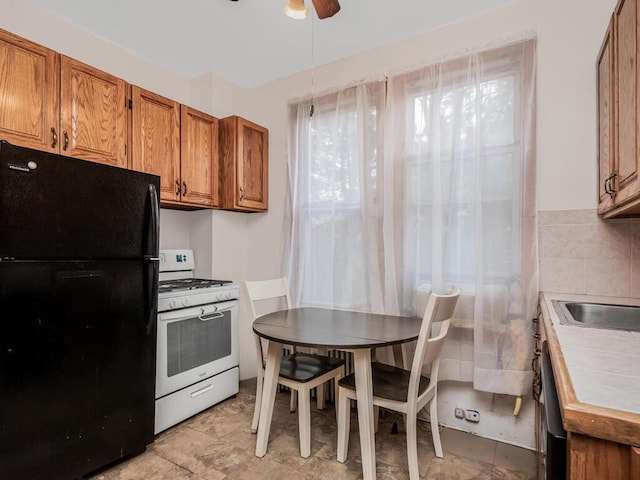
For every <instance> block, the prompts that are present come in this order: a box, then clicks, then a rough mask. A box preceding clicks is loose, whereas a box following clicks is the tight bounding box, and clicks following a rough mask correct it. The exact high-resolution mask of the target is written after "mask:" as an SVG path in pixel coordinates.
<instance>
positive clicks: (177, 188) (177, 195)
mask: <svg viewBox="0 0 640 480" xmlns="http://www.w3.org/2000/svg"><path fill="white" fill-rule="evenodd" d="M179 196H180V181H179V180H176V197H179Z"/></svg>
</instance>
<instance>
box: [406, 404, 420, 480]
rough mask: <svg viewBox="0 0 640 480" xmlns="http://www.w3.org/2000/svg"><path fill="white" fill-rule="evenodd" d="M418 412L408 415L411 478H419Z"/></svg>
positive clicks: (413, 479)
mask: <svg viewBox="0 0 640 480" xmlns="http://www.w3.org/2000/svg"><path fill="white" fill-rule="evenodd" d="M416 417H417V415H416V412H415V411H414V412H413V413H410V414H408V415H406V417H405V419H406V428H407V460H408V463H409V480H419V478H420V474H419V472H418V436H417V429H418V419H417V418H416Z"/></svg>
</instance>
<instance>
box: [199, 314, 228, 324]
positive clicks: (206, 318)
mask: <svg viewBox="0 0 640 480" xmlns="http://www.w3.org/2000/svg"><path fill="white" fill-rule="evenodd" d="M222 317H224V313H222V312H214V313H207V314H206V315H198V318H199V319H200V321H201V322H208V321H209V320H215V319H216V318H222Z"/></svg>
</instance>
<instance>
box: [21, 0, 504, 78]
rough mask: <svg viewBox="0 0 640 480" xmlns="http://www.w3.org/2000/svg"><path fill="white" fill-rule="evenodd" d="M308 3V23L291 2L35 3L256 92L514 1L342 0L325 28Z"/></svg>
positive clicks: (171, 64) (148, 53)
mask: <svg viewBox="0 0 640 480" xmlns="http://www.w3.org/2000/svg"><path fill="white" fill-rule="evenodd" d="M305 1H306V4H307V7H308V8H309V13H310V15H309V16H308V17H307V18H306V19H305V20H293V19H290V18H288V17H286V16H285V15H284V13H283V7H284V4H285V3H286V0H239V1H237V2H232V1H229V0H182V1H177V0H173V1H171V0H110V1H108V2H104V1H103V2H98V1H88V0H34V3H35V4H36V5H37V6H38V7H39V8H41V9H43V10H45V11H48V12H50V13H51V14H53V15H56V16H58V17H60V18H62V19H64V20H67V21H69V22H71V23H73V24H75V25H77V26H79V27H81V28H83V29H85V30H88V31H90V32H92V33H93V34H95V35H97V36H99V37H101V38H103V39H105V40H107V41H109V42H111V43H113V44H115V45H118V46H119V47H121V48H123V49H125V50H127V51H129V52H131V53H134V54H136V55H138V56H140V57H142V58H145V59H147V60H149V61H150V62H152V63H154V64H156V65H159V66H161V67H164V68H166V69H168V70H170V71H173V72H176V73H178V74H179V75H181V76H183V77H185V78H193V77H196V76H198V75H201V74H204V73H209V72H213V73H215V74H217V75H219V76H221V77H223V78H225V79H227V80H229V81H231V82H233V83H235V84H237V85H240V86H242V87H244V88H253V87H256V86H259V85H262V84H264V83H268V82H270V81H273V80H276V79H279V78H284V77H287V76H289V75H292V74H295V73H299V72H302V71H305V70H309V69H310V68H312V67H317V66H319V65H323V64H326V63H330V62H332V61H335V60H339V59H341V58H345V57H348V56H351V55H354V54H357V53H360V52H364V51H366V50H370V49H372V48H376V47H379V46H382V45H385V44H389V43H393V42H396V41H398V40H401V39H404V38H408V37H412V36H415V35H417V34H420V33H422V32H426V31H428V30H432V29H434V28H437V27H439V26H442V25H445V24H447V23H451V22H455V21H457V20H460V19H462V18H466V17H470V16H473V15H476V14H478V13H480V12H483V11H486V10H491V9H494V8H497V7H499V6H501V5H504V4H506V3H509V2H511V1H513V0H439V1H438V2H436V1H435V0H340V3H341V7H342V9H341V10H340V12H338V13H337V14H336V15H335V16H334V17H332V18H327V19H324V20H319V19H318V17H317V16H315V13H313V5H312V3H311V0H305ZM312 16H313V18H312Z"/></svg>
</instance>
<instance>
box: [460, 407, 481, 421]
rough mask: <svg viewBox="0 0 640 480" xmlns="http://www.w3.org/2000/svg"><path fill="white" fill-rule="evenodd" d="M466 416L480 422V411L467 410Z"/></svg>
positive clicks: (470, 419) (469, 419)
mask: <svg viewBox="0 0 640 480" xmlns="http://www.w3.org/2000/svg"><path fill="white" fill-rule="evenodd" d="M464 418H465V419H467V420H468V421H470V422H473V423H478V422H479V421H480V413H478V411H477V410H465V411H464Z"/></svg>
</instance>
